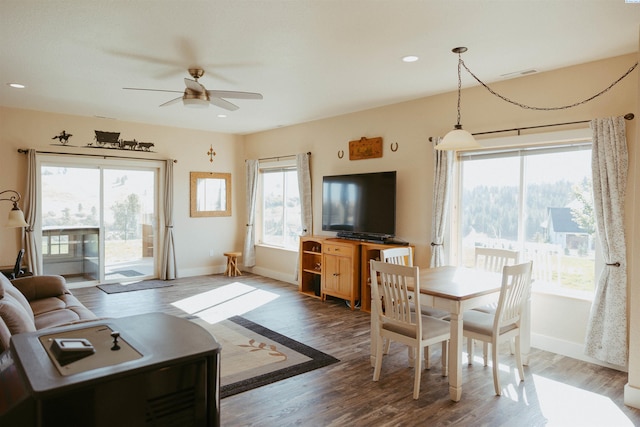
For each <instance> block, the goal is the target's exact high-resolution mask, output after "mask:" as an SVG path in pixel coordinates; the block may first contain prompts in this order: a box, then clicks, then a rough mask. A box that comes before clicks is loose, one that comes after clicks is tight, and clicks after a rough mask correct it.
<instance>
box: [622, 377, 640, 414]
mask: <svg viewBox="0 0 640 427" xmlns="http://www.w3.org/2000/svg"><path fill="white" fill-rule="evenodd" d="M624 404H625V405H627V406H631V407H633V408H638V409H640V388H638V387H633V386H631V385H630V384H629V383H627V384H626V385H625V386H624Z"/></svg>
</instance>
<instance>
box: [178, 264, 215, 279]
mask: <svg viewBox="0 0 640 427" xmlns="http://www.w3.org/2000/svg"><path fill="white" fill-rule="evenodd" d="M226 269H227V266H226V265H222V266H220V265H213V266H210V267H198V268H186V269H183V268H179V269H178V278H179V279H181V278H184V277H193V276H206V275H209V274H222V273H224V272H225V270H226Z"/></svg>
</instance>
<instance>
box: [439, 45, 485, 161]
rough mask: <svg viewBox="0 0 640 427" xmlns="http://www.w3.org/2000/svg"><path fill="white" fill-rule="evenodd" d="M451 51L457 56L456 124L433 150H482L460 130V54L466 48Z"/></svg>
mask: <svg viewBox="0 0 640 427" xmlns="http://www.w3.org/2000/svg"><path fill="white" fill-rule="evenodd" d="M451 51H452V52H453V53H457V54H458V122H457V124H456V125H455V126H454V127H453V130H452V131H450V132H449V133H447V134H446V135H445V136H444V138H442V142H440V144H438V145H436V146H435V149H436V150H452V151H455V150H468V149H475V148H482V146H481V145H480V144H478V142H477V141H476V140H475V138H474V137H473V135H471V134H470V133H469V132H467V131H466V130H464V129H462V125H461V124H460V91H461V87H462V78H461V77H460V68H461V66H462V57H461V54H462V53H464V52H466V51H467V48H466V47H456V48H453V49H452V50H451Z"/></svg>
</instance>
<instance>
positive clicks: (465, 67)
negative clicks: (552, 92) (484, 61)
mask: <svg viewBox="0 0 640 427" xmlns="http://www.w3.org/2000/svg"><path fill="white" fill-rule="evenodd" d="M458 58H459V60H458V61H459V62H458V124H460V85H461V82H460V66H461V65H462V66H463V67H464V69H465V70H467V72H468V73H469V74H471V76H472V77H473V78H474V79H476V81H477V82H478V83H480V84H481V85H482V86H484V87H485V89H487V90H488V91H489V92H490V93H491V94H492V95H495V96H497V97H498V98H500V99H502V100H503V101H506V102H508V103H510V104H513V105H517V106H518V107H521V108H526V109H529V110H542V111H555V110H566V109H568V108H573V107H577V106H578V105H582V104H586V103H587V102H589V101H592V100H594V99H595V98H597V97H599V96H600V95H603V94H605V93H607V92H608V91H609V90H611V88H613V87H614V86H615V85H616V84H618V83H619V82H620V81H622V79H624V78H625V77H627V76H628V75H629V74H631V72H632V71H633V70H635V69H636V67H637V66H638V63H637V62H636V63H635V64H634V65H632V66H631V68H629V69H628V70H627V72H626V73H624V74H623V75H622V76H620V77H619V78H618V79H617V80H616V81H614V82H613V83H611V84H610V85H609V86H608V87H607V88H606V89H604V90H601V91H600V92H598V93H596V94H595V95H593V96H591V97H589V98H587V99H584V100H582V101H578V102H575V103H573V104H569V105H563V106H560V107H532V106H530V105H526V104H522V103H520V102H517V101H513V100H511V99H509V98H507V97H506V96H503V95H500V94H499V93H497V92H496V91H495V90H493V89H491V88H490V87H489V86H488V85H487V84H485V83H484V82H483V81H482V80H480V79H479V78H478V77H477V76H476V75H475V74H473V72H471V70H470V69H469V67H467V64H465V63H464V61H463V60H462V57H461V55H460V53H458Z"/></svg>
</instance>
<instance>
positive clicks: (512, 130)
mask: <svg viewBox="0 0 640 427" xmlns="http://www.w3.org/2000/svg"><path fill="white" fill-rule="evenodd" d="M634 117H635V115H634V114H633V113H628V114H625V115H624V118H625V120H633V119H634ZM590 121H591V120H580V121H577V122H565V123H553V124H549V125H538V126H527V127H521V128H513V129H500V130H490V131H488V132H476V133H472V134H471V135H473V136H476V135H489V134H492V133H501V132H514V131H518V135H520V131H521V130H526V129H538V128H546V127H552V126H564V125H575V124H579V123H589V122H590ZM429 141H430V142H433V137H432V136H430V137H429Z"/></svg>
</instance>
